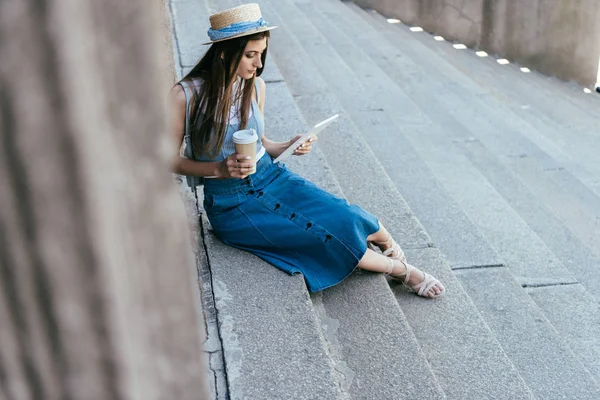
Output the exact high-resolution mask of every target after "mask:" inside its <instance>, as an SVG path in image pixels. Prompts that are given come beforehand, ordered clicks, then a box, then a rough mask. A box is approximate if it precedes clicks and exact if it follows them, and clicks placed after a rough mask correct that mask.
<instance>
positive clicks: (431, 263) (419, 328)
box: [390, 248, 533, 399]
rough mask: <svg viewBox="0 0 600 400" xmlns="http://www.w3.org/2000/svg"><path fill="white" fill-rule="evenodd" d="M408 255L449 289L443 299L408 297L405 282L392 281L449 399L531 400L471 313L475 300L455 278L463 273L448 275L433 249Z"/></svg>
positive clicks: (483, 325)
mask: <svg viewBox="0 0 600 400" xmlns="http://www.w3.org/2000/svg"><path fill="white" fill-rule="evenodd" d="M406 256H407V258H408V260H409V262H410V263H411V264H414V265H415V266H418V267H422V268H425V269H426V270H427V271H428V272H429V273H431V274H432V275H434V276H436V277H437V278H438V279H440V281H442V282H443V284H444V286H445V288H446V294H445V295H444V296H443V297H441V298H440V299H435V300H428V299H423V298H421V297H418V296H416V295H415V294H414V293H410V292H408V291H407V290H406V289H405V288H404V287H403V285H402V284H401V283H398V282H395V281H391V282H390V286H391V287H392V290H393V291H394V293H395V294H396V298H397V299H398V303H399V304H400V306H401V308H402V310H403V311H404V314H405V315H406V318H407V319H408V322H409V324H410V326H411V328H412V329H413V331H414V332H415V334H416V335H417V338H418V340H419V344H420V345H421V348H422V349H423V351H424V352H425V354H430V355H431V357H430V358H429V364H430V365H431V368H432V369H433V371H434V372H435V374H436V377H437V379H438V381H439V382H440V384H441V385H442V387H443V388H444V391H445V392H446V395H447V396H448V398H449V399H481V398H492V399H528V398H533V395H532V393H531V392H530V389H529V388H528V387H527V385H526V383H525V382H524V381H523V380H522V378H521V376H520V375H519V372H518V371H517V370H516V368H515V366H514V365H513V363H512V362H511V361H510V359H509V358H508V357H507V355H506V353H505V352H504V350H503V349H502V348H501V347H500V346H498V344H497V343H498V342H497V338H496V337H495V336H494V335H489V334H488V333H487V328H486V323H485V322H484V321H483V319H482V317H481V315H480V314H479V312H472V310H473V308H475V306H474V305H473V301H472V299H471V298H470V297H469V296H468V295H467V294H466V292H465V291H464V289H463V287H462V285H461V283H460V282H459V280H458V279H457V277H456V275H457V274H458V273H460V272H457V271H454V273H453V272H452V271H450V269H449V268H447V266H446V261H445V260H444V258H443V256H442V255H441V253H440V252H439V251H438V250H437V249H434V248H432V249H408V250H406ZM461 271H462V270H461Z"/></svg>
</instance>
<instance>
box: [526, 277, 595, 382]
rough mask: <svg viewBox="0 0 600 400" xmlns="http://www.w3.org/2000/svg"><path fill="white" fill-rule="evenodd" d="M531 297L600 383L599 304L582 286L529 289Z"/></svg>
mask: <svg viewBox="0 0 600 400" xmlns="http://www.w3.org/2000/svg"><path fill="white" fill-rule="evenodd" d="M527 292H528V293H529V296H530V297H531V298H532V299H533V300H534V301H535V302H536V304H537V305H538V307H539V308H540V309H541V310H542V311H543V312H544V314H545V315H546V318H547V319H548V320H549V321H550V323H552V325H553V326H554V328H555V329H556V330H557V331H558V333H560V335H561V336H562V337H563V338H564V339H565V341H566V342H567V343H568V345H569V347H570V348H571V350H572V351H573V353H574V354H575V355H576V356H577V357H578V358H579V359H580V360H581V362H582V363H583V365H585V367H586V368H587V370H588V371H589V372H590V374H591V375H592V376H593V377H594V379H595V380H596V383H600V304H598V303H595V302H590V301H589V299H588V293H587V291H586V290H585V289H584V288H583V286H581V285H562V286H547V287H539V288H527Z"/></svg>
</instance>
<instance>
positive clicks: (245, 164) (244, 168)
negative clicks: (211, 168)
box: [219, 153, 254, 179]
mask: <svg viewBox="0 0 600 400" xmlns="http://www.w3.org/2000/svg"><path fill="white" fill-rule="evenodd" d="M250 160H251V157H249V156H245V155H243V154H236V153H233V154H231V155H230V156H229V157H227V158H226V159H224V160H223V161H221V162H220V163H219V177H220V178H238V179H244V178H245V177H247V176H248V175H249V173H250V171H252V169H253V168H254V163H253V162H252V161H250Z"/></svg>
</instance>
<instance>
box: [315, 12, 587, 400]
mask: <svg viewBox="0 0 600 400" xmlns="http://www.w3.org/2000/svg"><path fill="white" fill-rule="evenodd" d="M312 11H313V13H311V16H312V19H313V20H315V23H316V26H318V27H319V29H322V30H323V33H324V34H325V36H326V37H327V38H328V39H329V40H330V42H332V43H333V42H335V47H336V48H339V46H340V45H341V44H342V43H344V42H345V43H347V42H348V40H347V39H346V40H344V39H345V38H344V39H342V40H341V41H339V40H336V34H335V32H332V31H331V30H327V32H325V29H326V28H325V27H323V24H322V22H323V21H322V20H321V19H320V18H318V17H316V18H315V14H314V10H312ZM307 14H309V13H308V12H307ZM331 15H333V13H332V14H330V16H331ZM337 15H338V16H339V18H338V19H337V21H340V22H339V24H341V23H342V22H341V21H348V19H346V18H345V15H344V14H341V13H339V12H338V13H337ZM349 26H357V23H356V22H355V21H351V22H349ZM358 29H360V28H358ZM363 32H364V30H363ZM348 37H356V35H353V34H349V35H348ZM371 39H372V38H371ZM372 41H373V40H372ZM343 53H346V54H348V53H351V54H355V55H356V56H357V58H358V59H361V58H362V57H361V53H360V51H358V50H357V49H354V50H351V49H348V48H347V49H344V50H343ZM357 64H358V63H356V62H353V63H352V65H353V69H354V70H357V71H358V70H359V69H360V68H357ZM382 86H385V85H384V84H380V85H378V86H377V87H382ZM369 94H370V93H369V91H368V89H367V88H365V95H369ZM374 106H375V107H380V106H381V104H376V105H374ZM438 139H439V140H440V141H442V140H443V137H439V138H438ZM476 143H477V142H476ZM477 144H479V143H477ZM431 145H432V144H431V143H430V145H429V148H425V149H424V151H423V153H426V152H427V150H428V151H429V152H432V150H431ZM483 149H484V150H486V149H485V148H483ZM438 150H439V151H433V152H434V155H433V156H432V159H433V162H444V161H446V162H445V163H443V164H442V165H441V168H440V171H442V173H443V171H444V165H445V166H446V168H448V166H449V165H457V164H460V163H461V162H462V163H464V159H446V160H444V153H447V152H448V148H447V147H446V148H445V150H444V148H440V149H438ZM482 152H483V151H482V149H478V151H476V152H475V153H476V154H478V155H481V154H482ZM483 157H485V155H484V156H483ZM456 172H458V171H456V170H451V171H450V173H449V174H448V175H447V176H445V179H444V182H448V181H452V180H453V179H454V177H453V173H456ZM462 172H463V173H462V174H456V175H457V176H459V177H460V178H461V180H464V179H465V175H466V176H469V175H472V174H473V171H471V172H470V173H466V174H465V172H468V170H467V171H464V170H463V171H462ZM502 172H505V173H506V172H507V171H506V170H505V169H502ZM479 183H480V185H481V184H485V182H479ZM480 185H479V186H478V187H475V188H474V189H475V190H477V191H476V193H478V196H481V190H480V189H478V188H480V187H481V186H480ZM461 192H466V193H473V192H474V191H469V190H468V188H462V189H461V190H459V192H458V193H455V197H457V198H458V197H460V193H461ZM496 203H497V201H496ZM530 203H531V202H530ZM485 204H491V205H492V206H493V205H494V201H491V202H490V199H489V198H485V197H484V202H483V204H477V203H474V204H472V208H473V209H474V210H476V211H480V210H484V209H485V208H486V207H485ZM533 204H535V203H533ZM496 205H497V204H496ZM494 208H496V207H494ZM499 214H502V215H503V218H504V217H505V215H506V212H502V213H499ZM482 217H484V216H483V215H480V218H474V219H476V220H478V221H479V220H480V219H481V218H482ZM538 222H541V221H538ZM492 225H498V224H494V223H493V220H492ZM510 225H511V226H513V225H514V221H513V222H512V223H511V224H510ZM509 228H510V226H509ZM522 228H523V229H524V230H527V229H528V228H527V227H522ZM559 228H560V229H561V230H562V231H564V227H559ZM496 229H497V226H496ZM484 232H487V231H485V230H484ZM508 233H510V231H508ZM514 233H515V234H518V230H516V232H514ZM518 236H520V235H518ZM492 243H493V244H495V241H492ZM563 247H564V246H563ZM567 247H568V246H567ZM544 248H545V246H543V245H542V246H541V249H540V250H544ZM507 250H509V249H507ZM523 250H524V252H521V254H528V253H529V251H528V250H527V249H523ZM565 250H567V249H566V248H565ZM545 251H547V252H548V253H550V250H549V249H547V248H545ZM516 252H517V251H516ZM588 253H589V252H588ZM541 255H542V256H543V254H541ZM590 266H591V265H590ZM468 271H470V270H468ZM590 272H591V269H590ZM458 275H459V277H460V276H461V273H460V271H459V272H458ZM511 279H512V278H511ZM513 283H515V282H513ZM531 283H533V282H531ZM548 283H549V282H548ZM483 286H484V288H485V287H487V286H485V285H483ZM511 289H512V290H513V295H514V296H516V297H517V298H520V299H521V300H522V301H526V300H527V296H526V294H525V293H524V292H523V291H522V290H521V288H520V287H519V285H515V284H513V285H512V286H511ZM469 293H471V292H469ZM477 294H478V293H476V292H475V293H474V295H477ZM492 300H493V299H492ZM587 301H588V303H594V302H593V299H591V298H590V296H589V294H588V296H587ZM475 303H476V305H478V306H480V305H481V306H487V307H490V306H493V302H491V301H490V299H487V298H485V297H483V298H482V303H481V304H479V303H478V302H477V301H475ZM530 303H531V302H530ZM530 306H531V304H530ZM529 308H530V309H531V310H532V312H533V315H536V314H537V315H541V312H540V311H539V310H536V309H535V307H534V308H531V307H529ZM407 317H409V320H410V316H409V315H408V313H407ZM509 317H512V318H513V319H514V321H513V326H514V328H516V329H518V330H517V333H520V334H522V333H523V332H527V331H528V322H529V321H531V318H532V316H531V315H527V314H526V313H525V314H523V313H521V314H515V315H510V316H509ZM493 322H494V321H493V320H492V321H490V324H491V325H492V326H494V325H493ZM546 327H549V324H546ZM545 335H546V336H547V337H549V338H553V339H552V341H551V342H557V341H558V339H557V335H556V332H554V330H553V329H550V330H549V331H548V332H546V333H545ZM521 341H522V337H520V336H519V334H515V335H512V336H510V335H509V336H508V337H504V336H502V340H501V343H502V344H503V345H505V346H506V347H505V349H507V350H508V351H509V352H510V354H511V355H512V354H517V355H519V354H518V353H515V351H511V350H515V349H517V350H518V348H519V346H523V345H522V344H520V343H521ZM551 349H552V346H550V347H548V346H546V353H545V354H548V353H549V352H551ZM523 350H528V349H527V348H526V346H525V348H524V349H523ZM538 352H539V349H537V348H531V349H529V351H524V353H527V354H529V355H530V356H531V355H535V354H537V353H538ZM517 361H519V363H518V365H519V370H520V371H521V372H522V371H528V370H529V369H528V368H530V367H531V358H528V357H519V358H518V359H517ZM571 361H572V363H571V369H570V372H571V373H573V374H575V373H576V372H577V371H579V370H580V369H581V364H579V362H577V361H576V360H575V359H574V358H573V357H571ZM527 363H529V365H528V364H527ZM552 365H553V366H554V369H553V370H552V372H553V373H554V374H562V373H563V372H564V369H565V368H564V361H562V360H553V364H552ZM582 377H583V378H584V379H583V380H584V382H585V381H588V380H589V379H590V376H589V375H587V376H586V374H582ZM529 378H535V377H533V376H531V377H529ZM529 378H526V381H527V383H528V384H529V386H530V387H532V389H533V388H536V391H535V393H544V390H547V389H548V388H544V385H543V380H539V379H532V380H531V381H530V380H529ZM569 379H570V378H569ZM530 382H531V383H530ZM588 389H589V385H588ZM553 390H554V391H560V390H561V389H560V388H559V387H555V388H553ZM586 390H587V389H586ZM594 390H595V389H594ZM569 392H570V390H569V391H566V392H563V394H568V393H569ZM586 393H594V392H593V391H591V392H590V390H587V391H586Z"/></svg>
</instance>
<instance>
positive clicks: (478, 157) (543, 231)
mask: <svg viewBox="0 0 600 400" xmlns="http://www.w3.org/2000/svg"><path fill="white" fill-rule="evenodd" d="M461 146H462V148H463V151H464V153H465V155H466V156H467V157H468V158H469V160H470V161H471V162H472V163H473V165H475V166H476V167H477V168H478V169H479V170H480V171H481V173H482V174H484V175H485V176H486V178H487V179H488V181H489V182H491V183H492V184H493V185H494V187H495V188H496V190H498V192H499V193H500V194H501V195H502V196H503V197H504V199H506V201H507V202H509V204H510V205H511V207H513V209H515V211H517V212H518V213H519V215H520V216H521V217H522V218H523V219H524V220H525V221H526V222H527V224H528V225H529V226H530V227H531V229H533V230H534V231H535V232H536V234H537V235H538V236H539V237H540V238H541V239H542V240H543V241H544V242H545V243H546V245H547V246H548V247H549V248H550V249H552V253H553V254H554V255H556V257H557V258H558V259H559V260H560V262H561V263H562V264H563V265H564V266H565V267H566V268H567V269H568V270H569V271H570V272H571V273H572V274H573V276H574V277H575V278H576V279H577V280H578V281H579V282H580V283H581V284H582V285H583V286H584V287H586V288H587V289H588V301H589V300H592V299H593V298H595V299H596V301H600V296H599V295H598V291H597V288H598V287H600V274H599V273H598V269H599V268H600V258H599V257H598V256H596V255H595V254H594V253H592V252H591V250H590V249H589V248H588V247H587V246H585V245H584V244H583V243H582V242H581V241H580V240H579V239H578V238H577V237H576V236H575V235H574V234H573V233H572V232H571V231H570V230H569V229H567V228H566V227H565V226H564V224H563V223H562V221H560V220H559V219H558V218H557V217H556V216H554V215H553V214H552V213H551V212H550V210H549V209H548V208H547V207H546V206H544V204H542V203H541V202H540V201H539V200H538V199H537V198H536V197H535V196H534V195H533V193H531V191H530V190H529V188H528V187H527V186H526V185H525V184H524V183H523V182H521V181H520V180H519V179H518V178H517V176H516V175H515V174H514V173H512V172H511V171H509V170H507V169H506V168H504V166H502V165H501V163H500V161H499V160H498V159H497V158H496V157H495V156H494V155H493V154H491V152H490V151H489V150H488V149H487V148H485V147H484V146H483V145H481V143H480V142H479V141H469V142H463V143H461ZM559 278H560V277H557V279H559ZM592 301H593V300H592Z"/></svg>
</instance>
